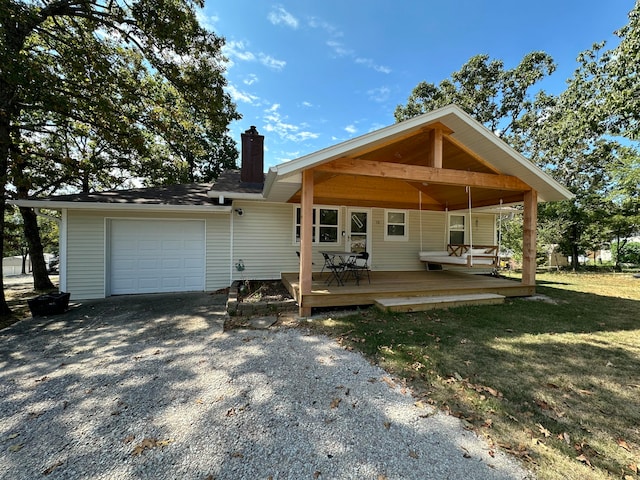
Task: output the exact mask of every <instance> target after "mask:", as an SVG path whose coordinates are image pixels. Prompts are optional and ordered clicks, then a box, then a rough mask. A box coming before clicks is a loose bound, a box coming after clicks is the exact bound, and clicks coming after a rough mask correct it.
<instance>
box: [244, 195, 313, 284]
mask: <svg viewBox="0 0 640 480" xmlns="http://www.w3.org/2000/svg"><path fill="white" fill-rule="evenodd" d="M233 208H234V210H235V209H237V208H242V211H243V215H242V216H238V215H237V214H236V213H235V212H234V213H233V258H232V262H233V265H232V270H233V279H234V280H243V279H254V280H267V279H277V278H280V273H281V272H296V271H298V269H299V263H298V257H297V256H296V250H300V247H299V246H296V245H295V244H294V243H293V232H294V230H293V229H294V216H293V212H294V210H293V209H294V206H293V205H290V204H280V203H264V202H234V204H233ZM240 260H242V262H243V263H244V266H245V270H244V271H243V272H239V271H238V270H237V269H236V268H235V265H236V263H238V262H239V261H240ZM314 263H316V260H315V258H314ZM316 266H317V263H316Z"/></svg>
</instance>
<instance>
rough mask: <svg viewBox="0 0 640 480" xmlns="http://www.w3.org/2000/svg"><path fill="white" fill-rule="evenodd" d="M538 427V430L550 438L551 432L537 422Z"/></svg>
mask: <svg viewBox="0 0 640 480" xmlns="http://www.w3.org/2000/svg"><path fill="white" fill-rule="evenodd" d="M536 427H538V430H540V433H541V434H543V435H544V436H545V438H549V437H550V436H551V432H550V431H549V430H547V429H546V428H544V427H543V426H542V424H540V423H536Z"/></svg>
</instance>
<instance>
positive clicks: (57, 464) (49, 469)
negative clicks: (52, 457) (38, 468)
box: [42, 461, 64, 475]
mask: <svg viewBox="0 0 640 480" xmlns="http://www.w3.org/2000/svg"><path fill="white" fill-rule="evenodd" d="M62 465H64V462H61V461H60V462H56V463H54V464H53V465H51V466H50V467H48V468H46V469H45V470H44V471H43V472H42V474H43V475H49V474H50V473H52V472H53V471H54V470H55V469H56V468H58V467H61V466H62Z"/></svg>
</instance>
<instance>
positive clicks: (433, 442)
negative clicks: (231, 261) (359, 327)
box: [0, 294, 530, 480]
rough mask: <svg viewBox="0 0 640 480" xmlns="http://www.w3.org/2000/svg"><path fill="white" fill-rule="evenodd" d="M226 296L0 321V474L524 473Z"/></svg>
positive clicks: (134, 300) (338, 354) (329, 344)
mask: <svg viewBox="0 0 640 480" xmlns="http://www.w3.org/2000/svg"><path fill="white" fill-rule="evenodd" d="M224 301H225V298H224V297H222V296H215V295H206V294H187V295H165V296H143V297H140V296H134V297H114V298H110V299H107V300H104V301H99V302H91V303H84V304H83V305H79V306H77V307H75V308H74V309H72V310H71V311H70V312H68V313H66V314H64V315H61V316H57V317H50V318H41V319H28V320H23V321H21V322H19V323H17V324H15V325H13V326H12V327H10V328H8V329H5V330H2V331H0V478H7V479H12V480H19V479H34V478H51V479H89V478H90V479H138V478H140V479H199V480H212V479H234V480H235V479H269V478H271V479H284V478H287V479H288V478H291V479H374V480H382V479H449V478H451V479H453V478H455V479H459V478H473V479H522V478H530V474H528V473H527V472H525V471H524V470H522V469H520V468H519V467H518V466H517V465H516V464H515V463H514V462H513V461H511V459H509V458H506V457H505V456H503V455H502V454H500V453H499V452H496V453H495V457H492V456H490V455H489V448H488V447H487V445H486V444H485V443H484V442H483V441H482V440H480V439H478V438H477V437H476V436H475V435H474V434H473V433H471V432H468V431H465V430H463V429H462V428H461V426H460V423H459V421H458V420H457V419H455V418H453V417H449V416H446V415H444V414H441V413H436V412H434V411H433V410H431V409H430V407H428V406H427V407H425V406H423V405H421V404H416V403H415V399H414V398H412V397H411V395H410V392H407V391H405V390H404V389H402V388H400V387H399V386H397V385H395V384H394V382H393V381H392V380H391V379H389V378H388V376H387V375H386V374H385V372H384V371H382V370H380V369H379V368H377V367H374V366H372V365H370V364H369V363H368V362H367V361H366V360H365V359H364V358H363V357H362V356H360V355H358V354H356V353H353V352H349V351H346V350H344V349H342V348H340V347H339V346H338V345H337V344H336V343H335V342H334V341H332V340H331V339H328V338H324V337H318V336H313V335H309V334H308V333H306V332H305V331H304V330H302V329H280V330H278V329H275V330H273V329H272V330H264V331H262V330H260V331H258V330H251V331H247V330H235V331H231V332H229V333H223V332H222V323H223V318H224V317H223V315H224Z"/></svg>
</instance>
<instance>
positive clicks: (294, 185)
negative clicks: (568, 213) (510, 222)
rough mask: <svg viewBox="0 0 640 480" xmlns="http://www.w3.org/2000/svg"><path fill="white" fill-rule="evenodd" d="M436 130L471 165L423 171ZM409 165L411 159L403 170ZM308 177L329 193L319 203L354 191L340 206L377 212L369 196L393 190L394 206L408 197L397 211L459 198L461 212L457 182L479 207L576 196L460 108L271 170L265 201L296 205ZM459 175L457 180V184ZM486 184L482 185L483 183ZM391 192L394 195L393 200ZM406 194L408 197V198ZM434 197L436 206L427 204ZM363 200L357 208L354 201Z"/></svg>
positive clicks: (449, 148)
mask: <svg viewBox="0 0 640 480" xmlns="http://www.w3.org/2000/svg"><path fill="white" fill-rule="evenodd" d="M435 128H437V129H439V130H440V131H441V132H445V137H444V138H445V139H446V140H445V142H446V149H447V152H449V153H452V154H455V156H456V157H459V158H463V157H466V158H467V160H465V161H463V162H462V163H460V164H456V165H454V166H449V167H447V168H446V169H443V170H442V171H441V172H436V171H435V170H429V169H428V168H429V167H424V163H420V162H422V160H423V159H420V158H419V155H421V154H422V155H426V152H425V149H426V144H425V141H424V140H425V139H426V138H429V135H430V131H432V130H433V129H435ZM410 157H411V159H410V160H409V158H410ZM405 158H407V159H408V160H406V163H405ZM469 159H470V160H469ZM465 162H466V163H465ZM406 164H408V165H409V168H410V169H411V171H412V172H413V173H411V175H414V178H413V181H411V179H408V178H407V176H406V174H405V173H403V172H402V166H403V165H406ZM452 165H453V163H452ZM359 167H360V168H359ZM376 167H379V168H376ZM308 169H313V170H314V171H315V172H316V173H315V180H314V181H315V183H316V185H320V186H319V187H318V188H319V189H323V188H324V190H325V192H326V193H324V194H316V196H315V197H314V203H323V202H326V201H328V200H331V196H330V195H335V194H336V193H337V192H340V191H341V190H342V191H344V190H352V191H353V194H352V196H351V197H348V198H343V199H340V198H337V197H336V202H340V203H342V204H345V205H350V204H352V205H356V204H359V205H361V206H366V205H367V204H370V205H374V204H375V203H376V202H375V201H374V200H368V199H367V198H365V197H366V196H367V192H368V191H369V192H371V191H378V192H380V191H382V190H389V195H388V196H389V198H391V199H396V198H398V199H399V198H400V197H403V196H404V197H406V198H404V200H398V201H397V202H396V203H397V205H404V204H406V206H407V207H408V208H411V207H410V206H411V205H413V206H414V208H417V204H418V202H420V203H422V201H423V198H424V199H426V200H427V202H429V201H433V205H432V207H433V209H438V208H440V209H444V208H445V206H444V204H445V203H446V200H443V199H444V198H446V196H447V195H448V194H450V193H451V192H453V193H455V196H457V197H458V198H457V199H456V200H455V201H453V202H452V204H453V205H457V207H454V208H462V207H461V205H462V203H461V200H462V195H461V194H460V192H459V191H458V190H459V188H458V190H456V187H455V182H454V183H452V182H451V179H452V178H459V183H458V184H457V185H458V187H464V186H466V185H472V189H476V196H477V198H478V202H479V203H478V206H489V205H496V204H498V203H499V201H504V203H511V204H516V203H519V202H520V201H521V199H522V196H523V193H524V192H525V191H527V190H535V191H536V192H537V194H538V200H539V201H541V202H545V201H558V200H566V199H570V198H572V196H573V195H572V194H571V192H569V191H568V190H567V189H566V188H565V187H563V186H562V185H560V184H559V183H558V182H557V181H555V180H554V179H553V178H552V177H551V176H549V175H548V174H546V173H545V172H543V171H542V170H541V169H540V168H538V167H537V166H536V165H534V164H533V163H532V162H531V161H530V160H528V159H527V158H525V157H524V156H522V155H521V154H520V153H518V152H517V151H515V150H514V149H513V148H511V147H510V146H509V145H507V144H506V143H505V142H504V141H503V140H501V139H500V138H499V137H497V136H496V135H495V134H494V133H492V132H491V131H489V130H488V129H487V128H485V127H484V126H483V125H481V124H480V123H478V122H477V121H476V120H474V119H473V118H472V117H470V116H469V115H468V114H467V113H465V112H464V111H463V110H461V109H460V108H459V107H457V106H455V105H450V106H447V107H444V108H441V109H438V110H434V111H432V112H429V113H426V114H423V115H420V116H418V117H414V118H412V119H409V120H406V121H404V122H401V123H397V124H394V125H391V126H389V127H386V128H383V129H380V130H377V131H375V132H371V133H368V134H366V135H363V136H360V137H357V138H354V139H351V140H348V141H346V142H343V143H340V144H338V145H335V146H332V147H329V148H325V149H323V150H320V151H318V152H315V153H312V154H310V155H306V156H303V157H300V158H298V159H295V160H291V161H289V162H285V163H282V164H280V165H276V166H274V167H271V168H270V169H269V172H268V173H267V176H266V179H265V187H264V190H263V194H264V198H265V199H267V200H269V201H275V202H296V201H297V197H298V196H299V191H300V188H301V183H302V172H303V171H305V170H308ZM465 169H466V171H465ZM375 170H379V171H375ZM456 172H458V173H460V175H457V176H456ZM437 173H442V174H444V175H436V174H437ZM483 176H484V180H483V179H482V178H481V177H483ZM492 176H493V177H492ZM339 177H340V178H339ZM374 177H375V178H374ZM498 177H500V178H498ZM372 178H373V180H372ZM365 179H368V180H365ZM500 180H504V181H506V182H507V183H508V184H509V185H511V187H510V188H505V189H504V191H500V190H501V188H502V187H500V185H502V184H501V183H500ZM443 181H444V183H442V182H443ZM476 181H479V182H481V183H480V185H483V186H485V187H487V188H488V189H489V190H490V189H494V190H495V191H494V192H489V191H488V190H487V188H485V189H484V190H482V191H479V190H478V189H477V185H476V186H473V185H474V182H476ZM515 181H517V182H520V184H521V187H518V188H517V189H514V188H512V187H513V185H516V183H515ZM323 182H324V185H323ZM429 185H431V186H429ZM407 187H412V188H407ZM394 190H395V191H396V192H397V193H393V192H394ZM407 190H411V193H410V195H409V193H408V192H407ZM516 190H518V192H517V194H516ZM356 192H358V193H356ZM448 192H449V193H448ZM430 194H431V195H432V196H433V198H430ZM358 195H360V197H361V201H360V202H358V201H357V198H356V197H357V196H358ZM394 195H395V197H394ZM409 196H410V197H411V198H409ZM418 197H419V200H418ZM349 202H352V203H349ZM377 203H379V204H393V201H391V202H389V201H388V200H385V199H384V198H380V199H378V201H377ZM474 205H475V204H474ZM436 207H437V208H436Z"/></svg>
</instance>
